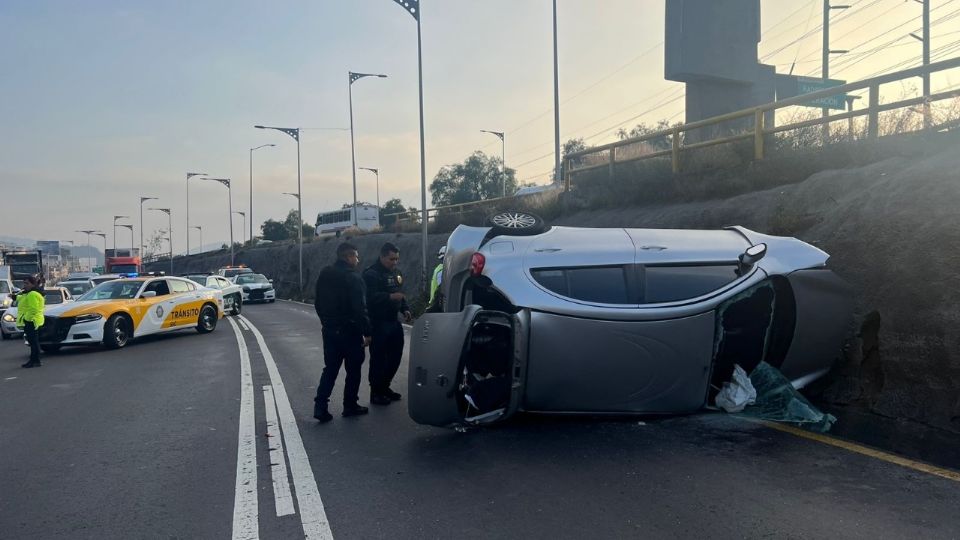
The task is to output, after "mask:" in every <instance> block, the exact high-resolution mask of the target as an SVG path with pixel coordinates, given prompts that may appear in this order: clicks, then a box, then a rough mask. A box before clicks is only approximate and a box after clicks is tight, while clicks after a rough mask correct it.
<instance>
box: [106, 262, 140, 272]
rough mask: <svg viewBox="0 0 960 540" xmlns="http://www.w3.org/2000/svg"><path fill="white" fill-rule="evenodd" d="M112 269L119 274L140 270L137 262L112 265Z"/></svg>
mask: <svg viewBox="0 0 960 540" xmlns="http://www.w3.org/2000/svg"><path fill="white" fill-rule="evenodd" d="M110 270H111V271H113V272H116V273H118V274H136V273H137V272H139V269H138V268H137V265H135V264H117V265H114V266H111V267H110Z"/></svg>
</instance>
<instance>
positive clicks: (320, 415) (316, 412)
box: [313, 403, 333, 424]
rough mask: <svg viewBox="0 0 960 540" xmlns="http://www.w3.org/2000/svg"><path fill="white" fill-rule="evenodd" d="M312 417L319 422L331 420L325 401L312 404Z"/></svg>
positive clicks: (323, 422) (324, 422) (331, 416)
mask: <svg viewBox="0 0 960 540" xmlns="http://www.w3.org/2000/svg"><path fill="white" fill-rule="evenodd" d="M313 417H314V418H316V419H317V421H318V422H320V423H321V424H326V423H327V422H329V421H331V420H333V415H332V414H330V411H328V410H327V405H326V404H325V403H324V404H320V403H314V404H313Z"/></svg>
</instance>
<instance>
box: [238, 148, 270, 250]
mask: <svg viewBox="0 0 960 540" xmlns="http://www.w3.org/2000/svg"><path fill="white" fill-rule="evenodd" d="M268 146H276V145H275V144H261V145H260V146H257V147H255V148H251V149H250V241H251V242H253V152H254V151H255V150H259V149H261V148H266V147H268ZM244 229H246V227H244Z"/></svg>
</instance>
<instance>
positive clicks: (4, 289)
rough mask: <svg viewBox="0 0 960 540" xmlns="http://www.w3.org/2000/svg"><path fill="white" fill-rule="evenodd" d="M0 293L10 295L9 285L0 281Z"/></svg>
mask: <svg viewBox="0 0 960 540" xmlns="http://www.w3.org/2000/svg"><path fill="white" fill-rule="evenodd" d="M0 293H6V294H9V293H10V285H8V284H7V282H6V281H0Z"/></svg>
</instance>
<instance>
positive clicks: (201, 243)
mask: <svg viewBox="0 0 960 540" xmlns="http://www.w3.org/2000/svg"><path fill="white" fill-rule="evenodd" d="M190 228H191V229H196V230H198V231H200V251H198V252H197V253H203V227H202V226H201V225H194V226H193V227H190Z"/></svg>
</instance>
